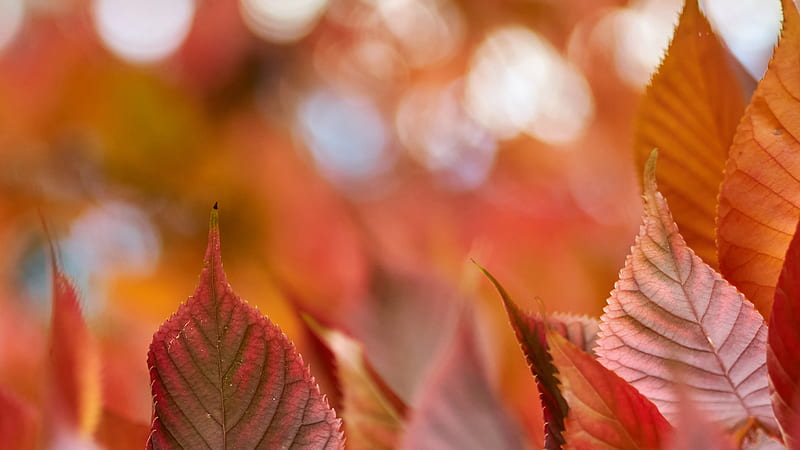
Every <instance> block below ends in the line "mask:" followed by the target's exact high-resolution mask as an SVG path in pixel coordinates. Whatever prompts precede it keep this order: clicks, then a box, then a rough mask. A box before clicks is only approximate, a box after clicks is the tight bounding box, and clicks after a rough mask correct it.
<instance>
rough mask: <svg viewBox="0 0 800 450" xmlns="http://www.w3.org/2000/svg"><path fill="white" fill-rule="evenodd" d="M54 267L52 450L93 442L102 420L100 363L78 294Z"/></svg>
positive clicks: (48, 410)
mask: <svg viewBox="0 0 800 450" xmlns="http://www.w3.org/2000/svg"><path fill="white" fill-rule="evenodd" d="M50 253H51V259H52V264H53V270H52V282H53V312H52V319H51V323H50V342H49V347H50V353H49V359H48V361H47V377H46V382H45V383H46V384H45V389H44V391H45V407H44V416H43V426H44V429H43V432H44V436H45V439H46V441H47V442H48V443H49V444H50V445H55V446H58V445H67V444H66V443H68V442H90V441H91V439H92V435H93V434H94V431H95V427H96V426H97V422H98V420H99V418H100V410H101V405H102V403H101V400H100V359H99V356H98V351H97V348H96V346H95V342H94V339H93V338H92V336H91V333H90V332H89V328H88V327H87V326H86V322H84V320H83V315H82V313H81V306H80V302H79V300H78V293H77V291H76V289H75V286H74V285H73V284H72V281H71V280H70V279H69V278H67V276H66V275H64V273H62V272H61V269H60V268H59V267H58V265H57V263H56V257H55V250H54V249H53V247H52V245H51V252H50Z"/></svg>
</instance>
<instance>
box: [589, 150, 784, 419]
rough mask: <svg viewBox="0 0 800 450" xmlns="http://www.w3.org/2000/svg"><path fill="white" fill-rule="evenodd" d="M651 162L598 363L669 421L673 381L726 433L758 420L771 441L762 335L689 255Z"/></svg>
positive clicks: (756, 319)
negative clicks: (639, 216) (637, 229)
mask: <svg viewBox="0 0 800 450" xmlns="http://www.w3.org/2000/svg"><path fill="white" fill-rule="evenodd" d="M656 154H657V152H653V155H652V156H651V158H650V160H649V161H648V164H647V166H646V168H645V175H644V199H645V201H644V217H643V224H642V227H641V230H640V232H639V235H638V236H637V238H636V242H635V244H634V246H633V247H632V249H631V254H630V255H629V256H628V258H627V260H626V262H625V267H624V268H623V269H622V270H621V271H620V279H619V281H618V282H617V283H616V284H615V285H614V290H613V291H612V293H611V297H610V298H609V299H608V305H607V306H606V307H605V309H604V311H605V314H603V316H602V317H601V319H600V320H601V323H600V336H599V338H598V341H597V345H598V348H597V354H598V357H599V360H600V362H601V363H603V365H605V366H606V367H608V368H609V369H612V370H613V371H614V372H616V373H617V374H618V375H620V376H621V377H622V378H624V379H625V380H627V381H628V382H630V383H631V384H632V385H633V386H634V387H636V388H637V389H638V390H639V391H640V392H641V393H642V394H644V395H645V396H647V398H649V399H650V400H652V401H653V402H654V403H655V404H656V405H657V406H658V407H659V409H660V410H661V412H662V413H663V414H664V415H665V416H666V417H667V418H670V419H673V418H675V416H676V415H677V413H678V410H677V409H676V398H675V393H674V392H675V389H674V388H675V386H676V381H675V377H674V376H673V375H674V374H675V373H677V374H678V375H679V376H680V377H681V380H680V381H681V382H682V383H683V384H685V385H686V389H687V392H688V393H689V395H690V397H691V398H692V399H693V400H694V401H695V402H697V403H698V404H699V405H701V407H702V410H703V413H704V414H706V415H707V416H708V417H709V418H710V419H712V420H713V421H715V422H718V423H720V424H722V426H724V427H725V428H727V429H732V428H735V427H737V426H740V425H741V424H742V423H744V422H746V421H747V420H748V418H750V417H753V418H755V419H757V420H758V421H759V422H760V423H761V424H762V425H763V426H764V427H766V428H767V429H769V430H770V431H771V432H772V433H777V424H776V423H775V419H774V417H773V415H772V407H771V404H770V400H769V388H768V385H767V384H768V383H767V368H766V338H767V327H766V324H765V323H764V320H763V319H762V317H761V316H760V315H759V314H758V312H757V311H756V310H755V309H754V308H753V304H752V303H750V302H749V301H747V300H746V299H745V298H744V296H743V295H742V294H740V293H739V292H738V291H737V290H736V288H735V287H733V286H731V285H730V284H728V282H727V281H725V280H724V279H723V278H722V277H721V276H720V275H719V274H718V273H716V272H715V271H714V270H713V269H712V268H711V267H709V266H708V265H707V264H705V263H703V261H702V260H701V259H700V258H699V257H698V256H697V255H695V254H694V252H692V250H691V249H690V248H689V247H687V246H686V242H684V240H683V238H682V237H681V235H680V234H679V233H678V227H677V226H676V225H675V222H673V220H672V217H671V215H670V212H669V209H668V207H667V202H666V200H665V199H664V197H663V196H662V195H661V193H659V192H658V190H657V187H656V179H655V161H656Z"/></svg>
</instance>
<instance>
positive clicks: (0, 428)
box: [0, 389, 39, 450]
mask: <svg viewBox="0 0 800 450" xmlns="http://www.w3.org/2000/svg"><path fill="white" fill-rule="evenodd" d="M0 411H2V413H0V450H16V449H27V448H36V435H37V431H38V430H37V428H38V425H39V423H38V421H39V417H37V415H36V411H35V410H34V409H33V406H31V405H29V404H28V403H26V402H24V401H23V400H21V399H18V398H17V397H16V396H14V395H12V394H11V393H9V392H7V391H6V390H5V389H0Z"/></svg>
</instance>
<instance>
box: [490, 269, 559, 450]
mask: <svg viewBox="0 0 800 450" xmlns="http://www.w3.org/2000/svg"><path fill="white" fill-rule="evenodd" d="M478 268H479V269H481V271H483V273H484V275H486V277H487V278H488V279H489V281H491V282H492V284H493V285H494V287H495V289H497V292H498V293H499V294H500V298H501V299H502V301H503V305H504V307H505V310H506V313H507V314H508V320H509V322H510V323H511V327H512V328H513V329H514V335H515V336H516V338H517V341H518V342H519V345H520V347H521V349H522V352H523V354H524V355H525V359H526V360H527V362H528V367H529V368H530V371H531V373H532V374H533V377H534V380H535V381H536V388H537V389H538V390H539V401H540V402H541V405H542V413H543V416H544V422H545V423H544V438H545V441H544V448H546V449H548V450H558V449H560V448H561V447H562V446H563V445H564V444H565V441H564V437H563V433H564V418H565V417H567V411H568V408H567V402H566V400H564V397H563V396H562V394H561V388H560V382H559V380H558V371H557V370H556V367H555V366H554V365H553V358H552V357H551V356H550V352H549V348H548V345H547V338H546V337H545V334H546V332H547V328H548V324H547V323H546V322H545V320H544V319H543V317H544V315H540V316H538V317H537V316H534V315H531V314H527V313H524V312H522V311H521V310H520V308H519V307H518V306H517V305H516V303H514V300H513V299H512V298H511V296H510V295H509V294H508V292H506V290H505V288H503V286H502V285H501V284H500V282H499V281H497V279H496V278H495V277H494V276H492V274H491V273H489V271H487V270H486V269H484V268H483V267H481V266H478ZM563 329H564V331H565V332H566V327H563Z"/></svg>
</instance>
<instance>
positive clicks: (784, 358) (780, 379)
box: [767, 233, 800, 448]
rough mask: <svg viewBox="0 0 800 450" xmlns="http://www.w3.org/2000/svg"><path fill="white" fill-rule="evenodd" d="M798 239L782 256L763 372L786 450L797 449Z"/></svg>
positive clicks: (799, 432) (799, 443)
mask: <svg viewBox="0 0 800 450" xmlns="http://www.w3.org/2000/svg"><path fill="white" fill-rule="evenodd" d="M798 319H800V237H798V234H797V233H795V237H794V239H792V243H791V245H790V246H789V251H788V252H787V253H786V262H785V263H784V265H783V271H782V272H781V275H780V278H779V280H778V287H777V289H776V291H775V302H774V303H773V304H772V315H771V316H770V320H769V332H768V337H767V341H768V344H769V345H768V346H767V369H768V371H769V382H770V388H771V391H772V410H773V411H774V412H775V418H776V419H777V420H778V424H779V425H780V428H781V432H782V434H783V439H784V441H785V442H786V445H787V447H789V448H800V427H798V425H800V411H798V407H800V403H798V400H800V366H798V364H797V355H800V327H798Z"/></svg>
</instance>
